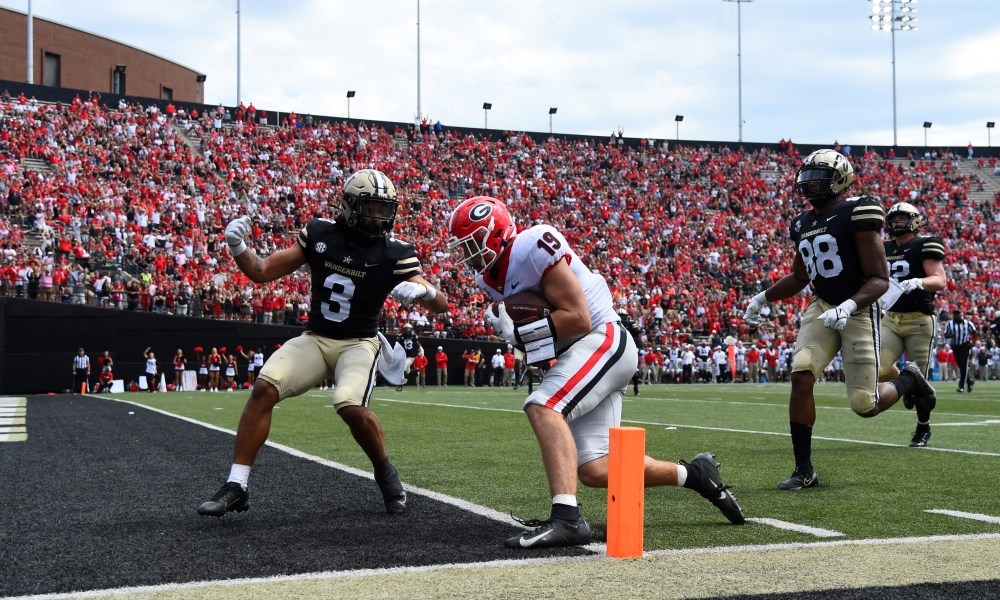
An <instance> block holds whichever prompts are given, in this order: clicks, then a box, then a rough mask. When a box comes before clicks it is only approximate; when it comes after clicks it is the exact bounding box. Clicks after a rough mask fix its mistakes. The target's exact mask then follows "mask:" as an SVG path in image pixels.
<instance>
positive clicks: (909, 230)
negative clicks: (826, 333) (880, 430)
mask: <svg viewBox="0 0 1000 600" xmlns="http://www.w3.org/2000/svg"><path fill="white" fill-rule="evenodd" d="M885 221H886V230H887V231H888V233H889V235H890V236H892V239H891V240H888V241H886V242H885V256H886V259H887V260H888V261H889V276H890V277H892V278H893V279H894V280H895V281H896V282H897V283H898V284H899V286H900V287H901V288H902V295H901V296H900V297H899V299H898V300H896V302H895V303H893V304H892V305H891V306H889V307H887V308H886V313H885V316H884V317H883V318H882V325H881V327H880V328H879V332H880V334H879V335H880V337H881V342H882V344H881V346H882V348H881V351H882V352H881V359H880V363H881V365H882V370H881V372H880V373H879V379H880V380H882V381H886V380H888V379H890V378H891V377H894V376H895V375H897V374H898V373H899V371H898V369H897V368H896V362H897V361H899V359H900V357H901V356H902V355H903V351H904V350H905V351H906V360H912V361H913V362H915V363H917V366H918V367H920V371H921V372H922V373H927V365H928V363H929V360H930V355H931V353H932V352H933V346H934V332H936V331H937V322H936V320H935V319H934V295H935V294H936V293H937V292H940V291H941V290H943V289H944V287H945V285H946V284H947V283H948V275H947V273H946V271H945V268H944V258H945V247H944V242H942V241H941V238H937V237H933V236H920V235H917V234H918V233H919V232H920V228H921V227H922V226H923V224H924V217H923V215H921V214H920V212H919V211H918V210H917V208H916V207H915V206H913V205H912V204H910V203H909V202H900V203H898V204H895V205H893V207H892V208H890V209H889V212H888V213H886V217H885ZM903 404H904V405H906V408H913V406H914V404H913V403H912V402H910V401H909V399H907V398H903ZM930 418H931V414H930V411H928V410H926V408H925V407H922V406H917V428H916V430H915V431H914V432H913V437H912V439H911V440H910V447H912V448H923V447H925V446H927V442H928V441H929V440H930V438H931V425H930Z"/></svg>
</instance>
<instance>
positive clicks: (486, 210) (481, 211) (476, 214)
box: [469, 203, 493, 221]
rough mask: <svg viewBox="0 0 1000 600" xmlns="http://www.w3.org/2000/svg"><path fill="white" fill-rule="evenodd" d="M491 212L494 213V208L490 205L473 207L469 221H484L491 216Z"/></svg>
mask: <svg viewBox="0 0 1000 600" xmlns="http://www.w3.org/2000/svg"><path fill="white" fill-rule="evenodd" d="M491 212H493V207H492V206H490V205H489V204H485V203H484V204H477V205H475V206H473V207H472V210H470V211H469V220H470V221H482V220H483V219H485V218H486V217H488V216H490V213H491Z"/></svg>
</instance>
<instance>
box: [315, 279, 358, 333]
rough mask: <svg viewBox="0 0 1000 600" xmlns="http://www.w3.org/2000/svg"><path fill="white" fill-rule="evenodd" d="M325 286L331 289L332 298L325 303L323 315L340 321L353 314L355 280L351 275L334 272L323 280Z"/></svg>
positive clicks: (337, 321) (329, 319)
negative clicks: (352, 300) (352, 301)
mask: <svg viewBox="0 0 1000 600" xmlns="http://www.w3.org/2000/svg"><path fill="white" fill-rule="evenodd" d="M323 287H324V288H326V289H328V290H330V299H329V300H328V301H327V302H324V303H323V308H322V310H323V316H324V317H326V319H327V320H328V321H333V322H334V323H340V322H341V321H343V320H344V319H346V318H347V316H348V315H350V314H351V298H353V297H354V282H353V281H352V280H351V279H350V278H349V277H344V276H343V275H340V274H339V273H333V274H331V275H330V276H329V277H327V278H326V279H324V280H323Z"/></svg>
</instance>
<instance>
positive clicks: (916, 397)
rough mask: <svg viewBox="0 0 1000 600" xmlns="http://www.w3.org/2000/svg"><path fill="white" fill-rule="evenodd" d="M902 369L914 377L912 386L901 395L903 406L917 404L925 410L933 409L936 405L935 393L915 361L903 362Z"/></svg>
mask: <svg viewBox="0 0 1000 600" xmlns="http://www.w3.org/2000/svg"><path fill="white" fill-rule="evenodd" d="M903 370H904V371H907V372H909V373H910V374H911V375H913V378H914V379H915V382H914V384H913V387H912V388H910V391H909V392H907V393H906V395H905V396H903V406H905V407H906V408H912V407H913V406H919V407H921V408H923V409H925V410H926V411H927V412H930V411H932V410H934V407H935V406H937V393H936V392H935V391H934V388H932V387H931V384H929V383H927V380H926V379H925V378H924V374H923V373H921V372H920V367H918V366H917V363H915V362H911V361H908V362H906V363H904V364H903Z"/></svg>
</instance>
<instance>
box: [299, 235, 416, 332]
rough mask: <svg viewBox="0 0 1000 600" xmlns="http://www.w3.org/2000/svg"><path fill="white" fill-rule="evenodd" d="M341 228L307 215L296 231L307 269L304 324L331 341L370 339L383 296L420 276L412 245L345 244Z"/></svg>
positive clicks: (386, 242) (380, 242)
mask: <svg viewBox="0 0 1000 600" xmlns="http://www.w3.org/2000/svg"><path fill="white" fill-rule="evenodd" d="M348 237H349V232H348V230H347V226H346V225H343V224H341V223H337V222H334V221H330V220H328V219H312V220H310V221H309V222H308V223H306V226H305V227H303V228H302V230H301V231H299V238H298V242H299V246H300V247H301V248H302V251H303V252H304V253H305V255H306V263H307V264H308V265H309V267H310V269H311V271H312V303H311V307H310V310H309V321H308V323H307V325H306V327H307V328H308V329H310V330H312V331H315V332H316V333H318V334H320V335H324V336H326V337H330V338H334V339H349V338H361V337H373V336H374V335H375V333H376V331H377V329H378V315H379V312H381V310H382V305H383V304H384V303H385V299H386V296H388V295H389V292H391V291H392V288H394V287H395V286H396V284H398V283H399V282H401V281H405V280H407V279H409V278H410V277H413V276H414V275H419V274H420V260H419V259H418V258H417V252H416V249H415V248H414V247H413V245H412V244H407V243H406V242H402V241H399V240H393V239H388V238H387V239H381V240H378V241H375V242H373V243H372V244H369V245H365V246H353V245H350V244H348Z"/></svg>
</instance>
